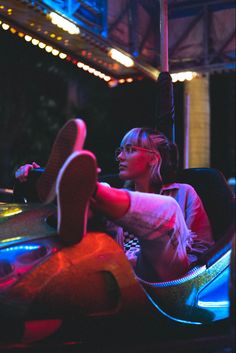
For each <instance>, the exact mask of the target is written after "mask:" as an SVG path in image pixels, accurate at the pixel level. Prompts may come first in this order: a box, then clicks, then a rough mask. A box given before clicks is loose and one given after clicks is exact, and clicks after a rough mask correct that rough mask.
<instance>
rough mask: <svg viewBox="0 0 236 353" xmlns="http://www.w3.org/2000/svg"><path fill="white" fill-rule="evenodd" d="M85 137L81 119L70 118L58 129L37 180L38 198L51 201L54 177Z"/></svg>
mask: <svg viewBox="0 0 236 353" xmlns="http://www.w3.org/2000/svg"><path fill="white" fill-rule="evenodd" d="M85 138H86V125H85V123H84V122H83V120H81V119H71V120H69V121H68V122H67V123H66V124H65V125H64V127H63V128H62V129H61V130H60V131H59V133H58V135H57V137H56V140H55V142H54V144H53V147H52V151H51V154H50V156H49V159H48V163H47V165H46V168H45V172H44V173H43V174H42V175H41V176H40V178H39V180H38V181H37V185H36V188H37V192H38V196H39V198H40V200H41V201H42V202H45V203H49V202H52V201H53V200H54V199H55V197H56V190H55V184H56V178H57V175H58V173H59V170H60V168H61V167H62V165H63V164H64V162H65V161H66V159H67V158H68V156H69V155H70V154H71V153H73V152H75V151H80V150H82V148H83V145H84V141H85Z"/></svg>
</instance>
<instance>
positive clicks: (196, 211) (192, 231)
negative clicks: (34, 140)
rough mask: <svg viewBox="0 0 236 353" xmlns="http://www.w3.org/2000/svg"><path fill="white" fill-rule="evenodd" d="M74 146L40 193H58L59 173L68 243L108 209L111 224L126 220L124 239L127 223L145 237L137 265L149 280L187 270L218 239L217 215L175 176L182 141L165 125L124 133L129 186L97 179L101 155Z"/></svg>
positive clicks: (124, 174) (119, 231)
mask: <svg viewBox="0 0 236 353" xmlns="http://www.w3.org/2000/svg"><path fill="white" fill-rule="evenodd" d="M71 124H72V121H71ZM71 124H68V123H67V125H66V126H65V127H64V129H62V131H61V132H60V135H59V138H57V141H56V143H55V144H54V151H55V149H60V146H61V145H62V138H61V137H60V136H62V135H63V134H64V135H68V134H67V133H66V132H67V131H69V125H71ZM74 124H75V123H74ZM70 129H71V126H70ZM77 132H78V133H77V137H76V138H77V139H79V135H80V133H79V131H77ZM74 136H75V135H74ZM76 138H74V141H76ZM63 145H64V146H65V143H63ZM72 145H74V146H75V145H76V143H74V144H72ZM81 145H82V144H80V146H81ZM55 146H56V148H55ZM67 152H68V153H67V155H68V158H67V159H66V158H65V154H66V153H65V151H64V157H63V158H62V161H61V164H60V163H59V162H58V161H57V162H56V167H55V168H54V167H52V165H53V161H54V160H55V159H56V158H55V156H56V155H57V154H56V153H55V152H53V153H52V154H51V156H50V159H49V162H48V165H47V167H46V171H45V173H44V174H45V175H43V176H42V179H41V180H39V194H41V195H44V196H43V197H42V198H43V199H44V200H46V199H47V196H48V195H49V194H50V198H49V199H50V201H51V200H52V195H53V193H55V191H54V192H53V189H54V182H53V183H51V184H50V182H49V181H50V180H55V179H56V195H57V200H58V232H59V235H60V236H61V237H62V238H63V239H64V240H65V241H66V242H67V243H75V242H78V241H79V239H80V238H81V237H82V236H83V235H84V234H86V225H87V217H88V214H90V216H91V211H90V210H92V211H93V213H95V214H99V215H102V216H105V217H106V218H107V219H108V220H110V224H109V226H107V227H108V228H107V230H108V232H109V230H110V229H111V225H112V224H113V225H114V224H115V225H116V226H120V227H122V228H115V230H116V232H115V238H116V240H117V241H118V242H119V243H120V244H121V243H122V242H123V235H124V232H123V230H124V231H125V232H126V234H127V233H129V234H133V235H134V236H136V237H137V238H138V240H139V243H140V251H139V253H138V255H137V261H135V264H134V267H135V272H136V274H137V275H138V276H140V277H142V278H144V279H145V280H148V281H160V280H161V281H164V280H171V279H174V278H177V277H179V276H180V275H182V274H184V273H185V272H187V270H188V269H189V267H190V265H191V264H192V263H193V262H194V261H196V260H197V258H198V255H199V254H201V253H203V252H205V251H206V250H207V249H208V248H209V247H210V246H211V245H212V243H213V241H212V235H211V227H210V223H209V220H208V217H207V215H206V212H205V210H204V208H203V205H202V202H201V200H200V198H199V197H198V195H197V194H196V192H195V190H194V189H193V188H192V187H191V186H190V185H187V184H180V183H174V182H173V178H174V175H175V171H176V167H177V149H176V146H175V145H174V144H173V143H171V142H170V141H169V140H168V139H167V138H166V137H165V136H164V135H163V134H162V133H160V132H158V131H154V130H151V129H146V128H135V129H132V130H130V131H129V132H128V133H127V134H126V135H125V136H124V138H123V140H122V141H121V145H120V148H119V149H118V150H117V151H116V160H117V161H118V163H119V176H120V178H121V179H122V180H123V181H125V182H126V188H124V189H116V188H111V187H109V186H108V185H104V184H103V183H99V182H97V164H96V158H95V156H94V155H93V154H92V153H91V152H89V151H78V149H76V148H74V149H73V148H71V147H70V148H69V149H68V151H67ZM71 152H72V153H71ZM58 171H59V172H58ZM22 173H23V172H22ZM22 173H20V174H22ZM57 174H58V175H57ZM18 177H19V175H18ZM44 179H45V180H46V183H45V180H44ZM48 180H49V181H48ZM45 185H46V189H47V191H46V193H45V192H44V190H45ZM48 185H49V186H48ZM112 230H113V236H114V228H113V229H112Z"/></svg>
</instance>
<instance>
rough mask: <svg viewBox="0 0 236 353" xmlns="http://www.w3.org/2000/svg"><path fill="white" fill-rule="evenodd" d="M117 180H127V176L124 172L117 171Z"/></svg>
mask: <svg viewBox="0 0 236 353" xmlns="http://www.w3.org/2000/svg"><path fill="white" fill-rule="evenodd" d="M119 178H120V179H121V180H129V176H128V174H127V173H126V172H125V171H124V170H120V171H119Z"/></svg>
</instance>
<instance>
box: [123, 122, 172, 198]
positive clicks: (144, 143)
mask: <svg viewBox="0 0 236 353" xmlns="http://www.w3.org/2000/svg"><path fill="white" fill-rule="evenodd" d="M125 144H131V145H134V146H140V147H143V148H147V149H150V150H152V151H154V152H155V153H156V154H157V156H158V158H156V163H155V164H154V165H153V166H152V169H151V171H150V180H151V184H152V185H153V186H154V187H155V188H156V189H157V191H158V190H160V188H161V186H162V185H163V184H167V183H170V182H173V181H174V179H175V177H176V171H177V168H178V148H177V146H176V144H174V143H172V142H171V141H170V140H169V139H168V138H167V137H166V136H165V135H164V134H163V133H162V132H160V131H157V130H153V129H150V128H145V127H144V128H140V127H137V128H134V129H131V130H130V131H128V132H127V134H126V135H125V136H124V137H123V139H122V141H121V146H122V145H125Z"/></svg>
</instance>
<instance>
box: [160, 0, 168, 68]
mask: <svg viewBox="0 0 236 353" xmlns="http://www.w3.org/2000/svg"><path fill="white" fill-rule="evenodd" d="M160 36H161V57H160V59H161V72H168V71H169V60H168V43H169V40H168V2H167V0H160Z"/></svg>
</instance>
